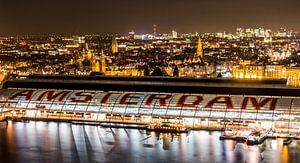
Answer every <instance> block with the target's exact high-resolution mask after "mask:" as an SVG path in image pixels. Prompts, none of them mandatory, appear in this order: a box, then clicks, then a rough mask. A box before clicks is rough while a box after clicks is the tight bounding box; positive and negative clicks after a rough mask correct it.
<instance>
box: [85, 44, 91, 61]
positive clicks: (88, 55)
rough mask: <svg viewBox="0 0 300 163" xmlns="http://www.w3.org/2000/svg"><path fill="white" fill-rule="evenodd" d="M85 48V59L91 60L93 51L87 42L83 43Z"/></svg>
mask: <svg viewBox="0 0 300 163" xmlns="http://www.w3.org/2000/svg"><path fill="white" fill-rule="evenodd" d="M85 50H86V54H85V58H86V60H91V59H92V57H93V53H92V51H91V50H90V49H89V46H88V44H85Z"/></svg>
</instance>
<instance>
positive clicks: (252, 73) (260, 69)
mask: <svg viewBox="0 0 300 163" xmlns="http://www.w3.org/2000/svg"><path fill="white" fill-rule="evenodd" d="M232 71H233V73H232V75H233V77H234V78H238V79H264V78H267V79H287V81H288V83H287V84H288V85H291V86H299V85H300V68H299V67H284V66H282V65H267V66H251V65H239V66H234V67H233V70H232Z"/></svg>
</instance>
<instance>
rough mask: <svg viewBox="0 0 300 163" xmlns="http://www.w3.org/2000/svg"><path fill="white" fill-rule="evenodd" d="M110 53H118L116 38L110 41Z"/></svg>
mask: <svg viewBox="0 0 300 163" xmlns="http://www.w3.org/2000/svg"><path fill="white" fill-rule="evenodd" d="M111 51H112V53H113V54H114V53H118V51H119V49H118V42H117V39H116V37H114V39H113V41H112V44H111Z"/></svg>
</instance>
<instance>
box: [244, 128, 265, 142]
mask: <svg viewBox="0 0 300 163" xmlns="http://www.w3.org/2000/svg"><path fill="white" fill-rule="evenodd" d="M267 138H268V134H267V132H266V131H264V130H259V131H253V132H252V133H251V134H250V135H249V136H248V138H247V145H257V144H261V143H263V142H264V141H265V140H266V139H267Z"/></svg>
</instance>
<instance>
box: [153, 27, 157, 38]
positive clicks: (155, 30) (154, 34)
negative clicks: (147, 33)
mask: <svg viewBox="0 0 300 163" xmlns="http://www.w3.org/2000/svg"><path fill="white" fill-rule="evenodd" d="M156 35H157V25H156V24H154V25H153V36H154V37H155V36H156Z"/></svg>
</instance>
